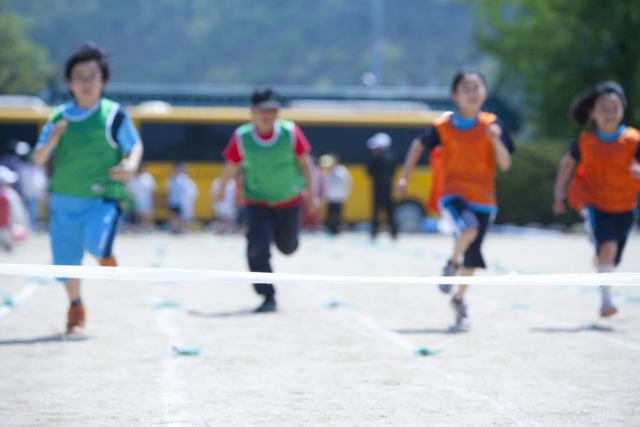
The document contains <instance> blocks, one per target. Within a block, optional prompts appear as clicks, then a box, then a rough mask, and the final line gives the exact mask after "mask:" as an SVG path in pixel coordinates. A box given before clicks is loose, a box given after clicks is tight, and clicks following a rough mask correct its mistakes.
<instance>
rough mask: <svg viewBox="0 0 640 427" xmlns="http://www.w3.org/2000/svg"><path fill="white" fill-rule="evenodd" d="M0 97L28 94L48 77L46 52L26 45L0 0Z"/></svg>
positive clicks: (19, 26) (21, 31)
mask: <svg viewBox="0 0 640 427" xmlns="http://www.w3.org/2000/svg"><path fill="white" fill-rule="evenodd" d="M0 64H1V65H0V95H7V94H32V93H36V92H37V91H39V90H40V89H41V88H42V87H43V86H44V85H45V84H46V83H47V80H48V78H49V77H50V75H51V74H52V71H53V69H52V67H51V65H50V64H49V63H48V62H47V52H46V50H45V49H43V48H42V47H39V46H36V45H34V44H33V43H31V42H30V41H29V37H28V34H27V31H26V30H25V28H24V25H23V23H22V22H21V19H20V17H19V16H18V15H17V14H13V13H9V12H8V11H7V8H6V5H5V4H4V1H2V0H0Z"/></svg>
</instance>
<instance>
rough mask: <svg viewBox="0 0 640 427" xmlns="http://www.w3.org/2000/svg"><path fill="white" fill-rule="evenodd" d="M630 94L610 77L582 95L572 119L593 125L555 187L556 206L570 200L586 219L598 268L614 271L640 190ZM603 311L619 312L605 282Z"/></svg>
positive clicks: (639, 148) (639, 136) (561, 208)
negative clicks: (627, 116) (628, 112)
mask: <svg viewBox="0 0 640 427" xmlns="http://www.w3.org/2000/svg"><path fill="white" fill-rule="evenodd" d="M626 105H627V99H626V97H625V95H624V92H623V90H622V88H621V87H620V85H619V84H617V83H615V82H606V83H602V84H599V85H598V86H596V87H594V88H592V89H591V90H589V91H588V92H587V93H585V94H583V95H581V96H580V97H578V98H577V99H576V100H575V101H574V103H573V105H572V106H571V118H572V119H573V120H574V121H575V122H576V123H577V124H579V125H581V126H586V125H589V124H591V125H592V126H593V129H591V130H588V131H584V132H582V133H581V134H580V136H579V137H578V140H577V141H575V142H573V143H572V144H571V146H570V150H569V152H568V153H567V154H565V155H564V157H563V158H562V160H561V161H560V165H559V168H558V174H557V176H556V183H555V188H554V203H553V211H554V213H555V214H556V215H559V214H561V213H563V212H565V211H566V207H565V204H564V201H565V198H566V197H567V191H566V190H565V188H566V186H567V181H568V180H569V178H570V177H571V173H572V172H573V169H574V167H575V166H576V165H577V166H578V167H577V169H576V172H575V174H574V176H573V179H572V181H571V184H570V185H569V188H568V198H569V200H568V201H569V205H570V206H571V207H572V208H574V209H575V210H576V211H577V212H579V213H580V214H581V215H582V216H583V218H584V230H585V232H586V233H587V235H588V236H589V238H590V239H591V241H592V242H593V243H594V245H595V249H596V255H597V265H596V269H597V271H598V273H610V272H612V271H613V270H614V268H615V266H617V265H618V264H619V263H620V259H621V257H622V250H623V249H624V246H625V243H626V242H627V236H628V235H629V232H630V231H631V227H632V226H633V224H635V223H636V221H637V218H638V191H639V190H640V165H639V164H638V161H640V144H639V142H640V131H638V130H637V129H634V128H632V127H628V126H625V125H623V124H621V123H622V119H623V118H624V110H625V107H626ZM600 290H601V292H602V304H601V306H600V316H602V317H609V316H612V315H614V314H616V313H617V312H618V310H617V308H616V307H615V306H614V305H613V303H612V302H611V295H610V292H611V290H610V287H609V286H603V287H601V288H600Z"/></svg>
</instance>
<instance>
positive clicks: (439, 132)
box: [397, 68, 514, 326]
mask: <svg viewBox="0 0 640 427" xmlns="http://www.w3.org/2000/svg"><path fill="white" fill-rule="evenodd" d="M487 95H488V93H487V86H486V83H485V80H484V77H482V75H481V74H480V73H479V72H478V71H475V70H473V69H468V68H463V69H462V70H460V71H459V72H458V73H457V74H456V75H455V77H454V79H453V84H452V87H451V98H452V99H453V101H454V102H455V103H456V104H457V105H458V107H459V113H456V114H450V115H445V116H443V117H441V118H439V119H438V120H436V121H435V122H434V124H433V127H431V128H428V129H426V130H425V131H424V132H423V133H422V135H420V136H419V137H418V138H416V139H415V140H414V141H413V142H412V143H411V147H410V148H409V152H408V153H407V157H406V159H405V165H404V170H403V173H402V177H401V178H400V179H399V181H398V183H397V190H398V192H399V193H400V194H401V195H404V194H405V193H406V188H407V181H408V178H409V175H410V174H411V171H412V170H413V168H414V167H415V165H416V163H417V162H418V160H419V159H420V156H421V155H422V153H423V152H424V151H425V150H426V151H427V153H431V152H432V151H433V150H438V149H441V150H442V151H441V153H440V155H439V162H440V172H439V173H441V174H442V177H441V178H442V183H441V188H439V191H442V196H441V197H440V199H439V201H438V207H439V210H440V213H441V214H442V216H443V217H444V218H447V219H448V220H450V221H451V223H452V225H453V227H454V230H455V236H456V241H455V245H454V249H453V254H452V256H451V258H450V260H449V262H448V263H447V265H446V266H445V268H444V274H443V275H444V276H455V275H456V274H457V273H458V272H459V273H460V275H462V276H471V275H473V273H474V271H475V269H476V268H485V263H484V260H483V258H482V254H481V253H480V246H481V244H482V239H483V238H484V234H485V232H486V230H487V227H488V225H489V224H490V223H491V222H492V221H493V218H494V217H495V214H496V213H497V210H498V207H497V204H496V190H495V174H496V165H497V166H498V167H499V168H500V169H501V170H503V171H506V170H507V169H509V168H510V167H511V154H510V153H511V152H513V149H514V147H513V142H512V140H511V137H510V136H509V134H508V133H507V131H506V129H505V127H504V125H503V124H502V122H501V121H500V119H498V118H497V117H496V116H495V115H494V114H491V113H485V112H481V111H480V109H481V108H482V105H483V104H484V102H485V101H486V99H487ZM463 255H464V260H463V262H462V263H461V262H460V261H461V258H462V256H463ZM451 288H452V285H448V284H443V285H440V290H442V291H443V292H445V293H448V292H450V291H451ZM467 288H468V285H461V286H460V287H459V288H458V292H457V293H456V294H455V295H454V297H453V299H452V300H451V305H452V307H453V309H454V311H455V312H456V324H457V326H467V325H468V324H469V319H468V317H467V310H466V307H467V306H466V304H465V303H464V302H463V297H464V294H465V292H466V290H467Z"/></svg>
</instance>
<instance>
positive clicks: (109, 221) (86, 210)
mask: <svg viewBox="0 0 640 427" xmlns="http://www.w3.org/2000/svg"><path fill="white" fill-rule="evenodd" d="M49 211H50V215H51V216H50V219H49V234H50V235H51V250H52V252H53V263H54V265H81V263H82V257H83V255H84V252H85V251H87V252H89V253H90V254H91V255H94V256H96V257H98V258H109V257H110V256H111V251H112V248H113V241H114V239H115V237H116V234H117V233H118V223H119V222H120V220H121V217H122V215H121V213H122V212H121V210H120V206H119V204H118V202H117V201H115V200H105V199H88V198H84V197H74V196H67V195H63V194H52V195H51V201H50V203H49ZM58 280H60V281H63V282H66V281H67V280H68V279H67V278H58Z"/></svg>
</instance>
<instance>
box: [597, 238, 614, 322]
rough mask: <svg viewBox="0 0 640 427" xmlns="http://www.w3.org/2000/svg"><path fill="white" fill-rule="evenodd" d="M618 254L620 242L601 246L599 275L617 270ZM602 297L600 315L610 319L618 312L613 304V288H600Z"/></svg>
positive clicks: (599, 251) (611, 242) (604, 243)
mask: <svg viewBox="0 0 640 427" xmlns="http://www.w3.org/2000/svg"><path fill="white" fill-rule="evenodd" d="M617 253H618V242H617V241H616V240H609V241H607V242H603V243H601V244H600V247H599V248H598V265H597V266H596V269H597V270H598V273H612V272H613V270H614V268H615V259H616V255H617ZM599 288H600V293H601V295H602V305H601V306H600V315H601V316H602V317H609V316H612V315H614V314H616V313H617V312H618V310H617V309H616V308H615V307H614V306H613V303H612V302H611V286H600V287H599Z"/></svg>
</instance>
